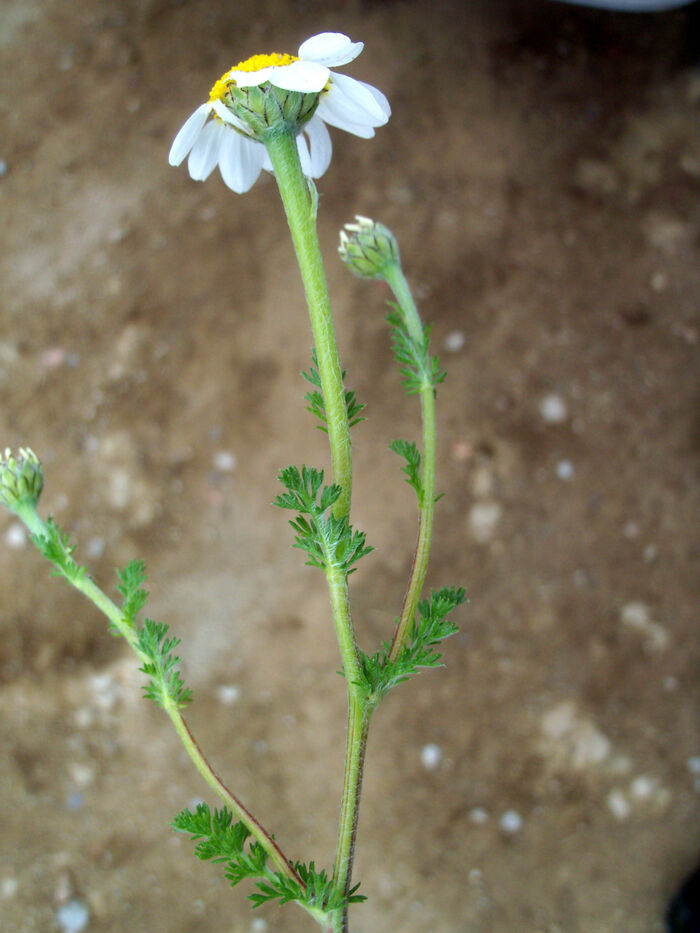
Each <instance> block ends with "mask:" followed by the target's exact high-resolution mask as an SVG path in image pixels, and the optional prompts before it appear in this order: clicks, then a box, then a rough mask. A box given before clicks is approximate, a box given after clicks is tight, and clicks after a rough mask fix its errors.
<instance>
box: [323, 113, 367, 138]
mask: <svg viewBox="0 0 700 933" xmlns="http://www.w3.org/2000/svg"><path fill="white" fill-rule="evenodd" d="M320 109H321V108H320V107H319V108H318V110H317V111H316V113H315V114H314V116H317V117H319V118H321V119H323V120H324V121H325V122H326V123H327V124H328V125H329V126H337V127H338V129H339V130H345V132H346V133H352V135H353V136H361V137H362V139H372V137H373V136H374V135H375V134H374V129H373V127H371V126H367V125H366V124H362V125H360V124H359V123H352V122H351V121H350V120H342V119H339V120H335V122H334V121H333V119H330V120H329V119H326V116H325V114H321V113H319V110H320Z"/></svg>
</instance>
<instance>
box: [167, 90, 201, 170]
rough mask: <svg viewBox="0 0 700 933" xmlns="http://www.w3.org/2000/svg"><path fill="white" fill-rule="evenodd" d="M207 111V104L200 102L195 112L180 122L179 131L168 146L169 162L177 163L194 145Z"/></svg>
mask: <svg viewBox="0 0 700 933" xmlns="http://www.w3.org/2000/svg"><path fill="white" fill-rule="evenodd" d="M207 113H208V110H207V105H206V104H202V105H201V107H197V109H196V110H195V112H194V113H193V114H190V116H189V117H188V118H187V119H186V120H185V122H184V123H183V124H182V126H181V127H180V132H179V133H178V134H177V136H176V137H175V139H174V140H173V144H172V146H171V147H170V153H169V155H168V162H170V164H171V165H179V164H180V163H181V162H182V160H183V159H184V158H185V156H186V155H187V153H188V152H189V151H190V149H191V148H192V146H194V144H195V140H196V139H197V137H198V136H199V134H200V132H201V129H202V127H203V126H204V124H205V123H206V122H207Z"/></svg>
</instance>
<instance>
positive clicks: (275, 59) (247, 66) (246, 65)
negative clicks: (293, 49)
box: [231, 52, 299, 71]
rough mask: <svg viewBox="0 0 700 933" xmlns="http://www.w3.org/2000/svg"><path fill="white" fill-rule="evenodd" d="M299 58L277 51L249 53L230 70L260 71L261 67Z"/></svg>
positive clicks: (286, 62)
mask: <svg viewBox="0 0 700 933" xmlns="http://www.w3.org/2000/svg"><path fill="white" fill-rule="evenodd" d="M297 61H299V59H298V58H297V56H296V55H287V54H286V53H285V54H284V55H280V53H279V52H272V53H271V54H270V55H251V57H250V58H246V60H245V61H244V62H239V63H238V64H237V65H236V66H235V67H234V68H232V69H231V71H260V70H261V69H263V68H270V67H271V66H273V65H291V64H292V62H297Z"/></svg>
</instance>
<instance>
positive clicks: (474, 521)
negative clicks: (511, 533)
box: [468, 502, 502, 544]
mask: <svg viewBox="0 0 700 933" xmlns="http://www.w3.org/2000/svg"><path fill="white" fill-rule="evenodd" d="M501 513H502V509H501V506H500V505H499V504H498V502H477V503H476V504H475V505H473V506H472V507H471V509H470V510H469V518H468V522H469V528H470V530H471V533H472V536H473V538H474V540H475V541H476V542H477V543H478V544H486V543H487V542H488V541H490V540H491V539H492V538H493V535H494V532H495V531H496V525H498V522H499V521H500V519H501Z"/></svg>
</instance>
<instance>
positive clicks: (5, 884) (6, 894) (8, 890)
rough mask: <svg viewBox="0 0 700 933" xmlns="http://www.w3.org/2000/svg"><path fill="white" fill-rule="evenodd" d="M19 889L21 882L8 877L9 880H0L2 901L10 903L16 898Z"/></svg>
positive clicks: (0, 897)
mask: <svg viewBox="0 0 700 933" xmlns="http://www.w3.org/2000/svg"><path fill="white" fill-rule="evenodd" d="M18 889H19V881H17V879H16V878H13V877H11V876H9V875H8V877H7V878H0V899H2V900H3V901H9V899H10V898H11V897H14V896H15V894H16V893H17V891H18Z"/></svg>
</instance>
